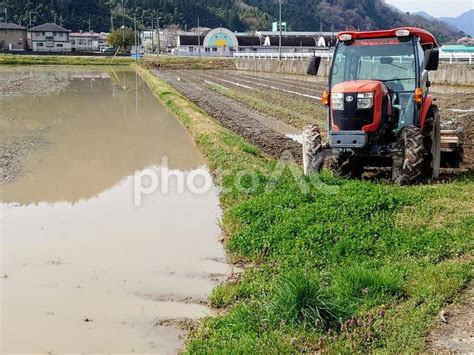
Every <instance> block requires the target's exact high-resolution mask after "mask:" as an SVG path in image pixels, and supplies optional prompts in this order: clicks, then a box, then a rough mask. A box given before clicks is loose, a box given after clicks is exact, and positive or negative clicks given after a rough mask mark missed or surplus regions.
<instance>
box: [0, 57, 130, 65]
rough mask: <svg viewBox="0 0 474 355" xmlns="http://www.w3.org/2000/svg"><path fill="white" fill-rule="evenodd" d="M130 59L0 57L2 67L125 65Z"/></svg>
mask: <svg viewBox="0 0 474 355" xmlns="http://www.w3.org/2000/svg"><path fill="white" fill-rule="evenodd" d="M132 62H133V60H132V59H131V58H123V57H116V58H112V57H73V56H58V55H13V54H2V55H0V64H4V65H127V64H130V63H132Z"/></svg>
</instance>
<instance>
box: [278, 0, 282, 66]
mask: <svg viewBox="0 0 474 355" xmlns="http://www.w3.org/2000/svg"><path fill="white" fill-rule="evenodd" d="M281 2H282V0H278V5H279V6H280V8H279V22H278V27H279V30H280V35H279V37H278V59H279V60H281V36H282V28H281Z"/></svg>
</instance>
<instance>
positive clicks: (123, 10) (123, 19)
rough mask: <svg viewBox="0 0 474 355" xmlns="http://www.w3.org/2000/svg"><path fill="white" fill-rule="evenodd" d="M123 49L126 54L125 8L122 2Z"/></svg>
mask: <svg viewBox="0 0 474 355" xmlns="http://www.w3.org/2000/svg"><path fill="white" fill-rule="evenodd" d="M122 48H123V51H124V52H125V7H124V6H123V0H122Z"/></svg>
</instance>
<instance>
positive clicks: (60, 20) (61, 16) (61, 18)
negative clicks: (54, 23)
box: [59, 15, 63, 27]
mask: <svg viewBox="0 0 474 355" xmlns="http://www.w3.org/2000/svg"><path fill="white" fill-rule="evenodd" d="M59 26H61V27H62V26H63V15H59Z"/></svg>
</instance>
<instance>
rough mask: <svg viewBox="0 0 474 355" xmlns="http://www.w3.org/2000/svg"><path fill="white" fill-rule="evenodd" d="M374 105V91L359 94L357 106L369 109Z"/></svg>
mask: <svg viewBox="0 0 474 355" xmlns="http://www.w3.org/2000/svg"><path fill="white" fill-rule="evenodd" d="M373 105H374V93H373V92H363V93H359V94H357V108H360V109H367V108H371V107H372V106H373Z"/></svg>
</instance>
